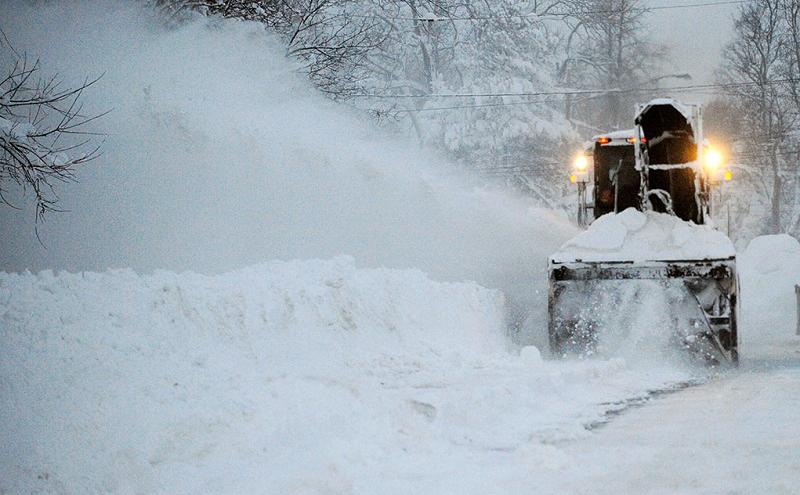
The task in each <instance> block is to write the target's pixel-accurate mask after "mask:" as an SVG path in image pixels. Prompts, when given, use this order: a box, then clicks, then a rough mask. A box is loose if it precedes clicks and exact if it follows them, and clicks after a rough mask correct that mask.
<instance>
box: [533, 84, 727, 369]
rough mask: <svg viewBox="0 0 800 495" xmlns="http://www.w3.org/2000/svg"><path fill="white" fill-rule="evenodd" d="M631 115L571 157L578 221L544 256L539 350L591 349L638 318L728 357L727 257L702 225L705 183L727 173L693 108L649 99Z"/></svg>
mask: <svg viewBox="0 0 800 495" xmlns="http://www.w3.org/2000/svg"><path fill="white" fill-rule="evenodd" d="M634 124H635V127H634V129H632V130H629V131H616V132H613V133H608V134H603V135H600V136H596V137H595V138H594V139H593V140H592V142H591V143H590V144H589V145H587V147H586V148H585V150H584V153H582V154H581V155H579V156H578V158H577V159H576V161H575V170H574V173H573V174H572V175H571V176H570V181H571V182H573V183H576V185H577V186H578V199H579V205H578V221H579V223H581V224H582V225H583V226H588V229H587V230H585V231H583V232H582V233H580V234H579V235H578V236H576V237H575V238H573V239H571V240H570V241H568V242H567V243H566V244H564V245H563V246H562V247H561V249H560V250H559V251H558V252H557V253H555V254H553V255H552V256H551V257H550V260H549V266H548V273H549V283H550V287H549V301H548V317H549V322H548V323H549V325H548V326H549V328H548V331H549V340H550V348H551V351H552V352H553V353H554V354H555V355H558V356H564V355H567V354H579V355H587V354H594V353H600V354H603V353H605V352H607V351H613V349H614V348H615V347H618V346H620V345H622V343H624V342H625V339H626V338H627V336H626V335H625V333H626V332H629V331H631V328H634V327H636V326H637V325H638V326H640V327H641V326H643V325H644V326H649V327H651V330H650V332H651V333H652V334H653V335H656V336H657V337H658V338H661V339H664V340H665V341H666V342H667V345H677V346H680V347H684V348H686V349H688V350H689V351H691V353H693V354H696V355H698V356H701V357H702V358H703V359H704V360H706V361H708V362H712V363H719V362H725V361H727V362H730V363H733V364H736V363H737V362H738V350H737V343H738V339H737V332H736V315H737V289H738V282H737V274H736V256H735V251H734V248H733V245H732V243H731V242H730V240H729V239H728V238H727V236H725V235H724V234H722V233H721V232H719V231H717V230H714V229H713V228H712V226H711V213H712V211H711V206H712V205H711V191H712V187H714V186H715V185H717V184H718V183H719V181H720V180H721V178H722V177H724V179H725V180H729V179H730V173H729V172H726V171H723V170H721V169H720V168H721V167H720V166H721V165H722V163H721V162H722V160H721V156H720V155H719V153H718V152H716V151H715V150H713V149H711V148H710V147H708V145H707V143H705V142H704V139H703V129H702V113H701V108H700V107H698V106H693V105H684V104H682V103H680V102H678V101H676V100H673V99H657V100H653V101H651V102H649V103H647V104H644V105H638V106H637V109H636V117H635V119H634ZM587 196H588V197H591V199H592V201H591V202H589V201H588V200H587Z"/></svg>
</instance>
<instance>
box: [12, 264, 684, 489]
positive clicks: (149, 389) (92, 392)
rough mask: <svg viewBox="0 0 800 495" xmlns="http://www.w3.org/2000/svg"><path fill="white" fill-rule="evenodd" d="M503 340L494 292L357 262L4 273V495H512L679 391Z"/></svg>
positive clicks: (659, 374)
mask: <svg viewBox="0 0 800 495" xmlns="http://www.w3.org/2000/svg"><path fill="white" fill-rule="evenodd" d="M504 334H505V322H504V308H503V297H502V295H501V294H500V293H499V292H498V291H494V290H487V289H483V288H480V287H478V286H477V285H475V284H471V283H440V282H433V281H431V280H430V279H428V278H427V277H426V276H425V275H423V274H422V273H420V272H418V271H413V270H402V271H401V270H388V269H371V270H365V269H357V268H355V266H354V263H353V260H352V259H350V258H337V259H334V260H330V261H302V262H271V263H267V264H262V265H258V266H254V267H249V268H247V269H243V270H239V271H236V272H232V273H227V274H223V275H216V276H205V275H198V274H192V273H183V274H175V273H172V272H165V271H159V272H156V273H154V274H152V275H147V276H140V275H137V274H136V273H135V272H133V271H130V270H121V271H112V272H107V273H80V274H69V273H60V274H54V273H53V272H49V271H45V272H42V273H40V274H38V275H33V274H29V273H28V274H0V343H2V348H3V352H2V353H0V444H2V445H3V446H4V448H3V449H0V473H2V476H0V492H4V493H31V492H44V493H85V494H90V493H164V494H167V493H169V494H180V493H254V494H255V493H266V494H273V493H275V494H277V493H281V494H283V493H331V492H334V493H337V492H338V493H364V494H371V493H376V492H381V493H409V492H414V493H445V492H446V493H498V492H504V491H505V489H504V488H503V487H502V486H501V485H497V484H496V483H494V482H493V479H494V478H493V477H492V476H489V475H488V471H487V466H492V468H491V469H490V470H489V471H493V472H494V471H497V472H498V473H499V472H505V473H526V472H528V470H529V469H530V466H531V465H541V464H542V463H548V464H552V465H554V466H557V465H559V463H561V462H566V461H565V460H563V459H559V457H558V452H557V451H556V450H554V449H553V448H552V447H550V446H548V445H544V444H543V443H542V441H545V440H547V441H553V440H559V439H565V438H573V437H576V436H581V435H586V434H587V431H586V429H585V427H586V425H589V424H592V423H594V422H597V421H602V420H603V418H604V416H603V415H604V413H605V412H607V411H609V410H613V409H616V408H619V407H622V406H621V404H622V402H621V401H623V400H624V399H628V398H630V397H635V396H641V395H642V394H646V390H647V389H648V388H652V387H657V386H661V385H663V384H664V383H665V382H667V381H675V380H682V379H685V378H686V377H687V375H686V374H685V373H680V372H678V371H676V370H674V369H658V368H655V367H653V366H649V367H648V368H646V369H643V370H638V371H631V370H630V369H628V368H627V367H626V366H625V364H624V363H623V362H622V361H620V360H612V361H587V362H572V363H546V362H543V361H542V360H541V358H540V356H539V353H538V351H537V350H536V348H531V347H529V348H524V349H523V352H522V353H521V354H516V353H509V351H508V350H507V348H506V344H505V339H504ZM601 403H602V404H601Z"/></svg>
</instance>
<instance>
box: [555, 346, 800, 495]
mask: <svg viewBox="0 0 800 495" xmlns="http://www.w3.org/2000/svg"><path fill="white" fill-rule="evenodd" d="M799 342H800V341H798V340H797V339H791V340H787V341H786V342H785V343H784V344H782V345H773V346H771V347H766V348H760V349H753V350H752V351H753V352H752V353H751V354H750V357H748V354H747V353H746V352H745V357H744V358H743V361H742V365H741V367H740V369H739V370H738V371H734V372H728V373H723V374H721V375H720V376H718V377H715V378H714V379H712V380H711V381H710V382H709V383H706V384H703V385H699V386H696V387H691V388H688V389H685V390H682V391H680V392H676V393H673V394H668V395H665V396H662V397H661V398H659V399H656V400H653V401H652V402H650V403H648V404H647V405H645V406H644V407H637V408H632V409H630V410H628V411H627V412H625V413H623V414H621V415H619V416H617V417H615V418H613V419H612V420H611V421H609V423H608V424H606V425H604V426H602V427H600V428H598V429H597V430H595V434H594V435H592V436H591V437H590V438H586V439H582V440H577V441H574V442H569V443H566V444H563V445H560V447H561V453H562V454H563V459H569V462H567V463H560V464H561V465H560V466H559V467H558V468H556V469H553V468H549V469H547V468H545V469H544V471H543V473H542V474H543V475H544V477H545V478H546V479H547V482H545V483H543V484H542V485H543V486H552V487H558V491H559V492H561V493H587V494H588V493H591V494H603V493H609V494H611V493H613V494H623V493H637V494H645V493H646V494H676V493H698V494H700V493H703V494H706V493H707V494H756V493H764V494H766V493H769V494H784V493H785V494H798V493H800V343H799ZM564 464H566V465H564Z"/></svg>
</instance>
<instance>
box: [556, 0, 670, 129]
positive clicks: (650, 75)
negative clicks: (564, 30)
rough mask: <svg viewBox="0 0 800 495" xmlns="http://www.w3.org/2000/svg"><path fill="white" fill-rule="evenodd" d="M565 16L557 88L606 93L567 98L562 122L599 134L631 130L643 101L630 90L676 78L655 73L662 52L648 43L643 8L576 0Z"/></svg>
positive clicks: (618, 0)
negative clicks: (629, 128)
mask: <svg viewBox="0 0 800 495" xmlns="http://www.w3.org/2000/svg"><path fill="white" fill-rule="evenodd" d="M567 12H569V13H570V15H569V16H567V17H565V22H566V23H567V24H568V26H569V32H568V34H567V36H566V39H565V43H564V51H563V54H564V55H563V58H562V61H561V63H560V67H559V76H560V78H561V81H562V83H563V84H564V85H565V86H567V87H570V88H578V89H591V90H594V89H598V88H601V89H607V90H610V91H608V92H605V93H599V94H587V95H580V96H576V97H570V98H568V99H567V100H566V102H565V110H564V112H565V114H566V116H567V118H568V119H570V120H571V121H575V122H578V123H579V124H580V125H584V126H588V127H590V128H594V130H596V131H600V132H605V131H609V130H614V129H620V128H628V127H632V122H631V121H632V116H633V115H632V114H633V108H634V104H635V103H637V102H639V101H641V99H642V97H643V96H646V95H643V94H642V93H638V92H631V90H633V89H640V88H642V87H643V86H648V87H653V86H657V84H658V83H659V82H660V81H661V80H662V79H665V78H668V77H676V75H664V74H663V73H660V72H659V69H660V68H661V65H662V64H663V63H664V62H665V59H666V50H665V48H664V47H662V46H660V45H658V44H656V43H654V42H652V41H650V40H649V38H648V33H647V29H646V26H645V24H644V20H645V18H646V16H647V15H648V10H647V8H646V7H645V6H644V4H643V2H641V1H640V0H577V1H574V2H569V6H568V10H567ZM678 77H685V76H682V75H681V76H678Z"/></svg>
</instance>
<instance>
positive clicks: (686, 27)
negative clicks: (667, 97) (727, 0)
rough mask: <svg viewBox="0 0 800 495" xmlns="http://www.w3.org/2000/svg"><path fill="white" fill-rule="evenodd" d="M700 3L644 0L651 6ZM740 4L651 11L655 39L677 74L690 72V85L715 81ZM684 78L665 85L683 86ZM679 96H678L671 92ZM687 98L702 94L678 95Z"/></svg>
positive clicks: (651, 25)
mask: <svg viewBox="0 0 800 495" xmlns="http://www.w3.org/2000/svg"><path fill="white" fill-rule="evenodd" d="M691 3H700V2H699V0H645V4H646V5H649V6H651V7H654V6H663V5H685V4H691ZM738 9H739V5H735V4H733V5H714V6H706V7H699V8H685V9H671V10H656V11H653V12H652V13H651V14H650V29H651V30H652V34H653V39H654V40H655V41H658V42H661V43H664V44H666V45H667V46H668V47H670V49H671V55H672V61H673V64H674V69H675V72H676V73H681V72H687V73H689V74H691V76H692V81H691V82H690V83H689V84H704V83H711V82H714V70H715V69H716V68H717V66H718V65H719V62H720V58H719V57H720V52H721V50H722V48H723V47H724V46H725V44H726V43H727V42H728V41H729V40H730V38H731V36H732V35H733V17H734V14H735V13H736V12H737V10H738ZM687 83H688V82H685V81H678V80H673V81H665V82H664V85H665V86H667V85H670V86H675V85H684V84H687ZM673 96H679V95H673ZM680 96H682V97H683V98H684V99H686V100H692V99H695V98H703V96H702V95H696V94H695V95H692V97H691V98H690V97H689V96H686V95H680Z"/></svg>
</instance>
